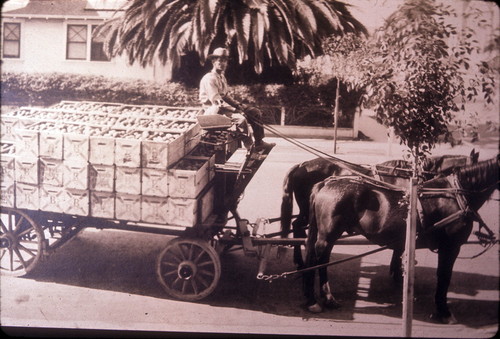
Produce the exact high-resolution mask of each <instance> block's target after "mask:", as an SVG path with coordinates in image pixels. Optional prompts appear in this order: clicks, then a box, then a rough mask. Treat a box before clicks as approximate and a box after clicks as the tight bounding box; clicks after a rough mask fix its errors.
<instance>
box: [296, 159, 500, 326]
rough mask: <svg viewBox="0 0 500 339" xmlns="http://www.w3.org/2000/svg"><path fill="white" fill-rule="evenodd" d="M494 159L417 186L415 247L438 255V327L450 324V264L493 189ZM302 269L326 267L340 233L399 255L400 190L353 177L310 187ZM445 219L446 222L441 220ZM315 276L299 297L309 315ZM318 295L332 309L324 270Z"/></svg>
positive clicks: (403, 203) (314, 307) (307, 277)
mask: <svg viewBox="0 0 500 339" xmlns="http://www.w3.org/2000/svg"><path fill="white" fill-rule="evenodd" d="M499 165H500V157H499V156H497V157H496V158H493V159H490V160H486V161H482V162H479V163H478V164H475V165H470V166H466V167H463V168H461V169H458V170H457V171H456V173H454V174H452V175H450V176H447V177H437V178H434V179H432V180H429V181H426V182H424V183H423V184H422V189H421V190H420V192H419V193H420V195H421V198H420V204H421V206H422V208H421V210H422V213H421V214H422V215H423V220H420V219H419V222H418V225H417V244H416V245H417V248H430V249H432V250H437V252H438V267H437V287H436V292H435V304H436V312H435V313H434V314H433V318H434V319H436V320H439V321H441V322H444V323H450V322H451V323H452V322H455V321H456V320H455V319H454V317H453V315H452V314H451V312H450V311H449V309H448V306H447V293H448V287H449V284H450V280H451V275H452V270H453V265H454V263H455V260H456V258H457V256H458V253H459V252H460V247H461V246H462V245H463V244H464V243H465V242H466V241H467V239H468V237H469V235H470V233H471V230H472V226H473V221H474V220H477V211H478V210H479V209H480V207H481V206H482V205H483V204H484V203H485V202H486V201H487V200H488V199H489V197H490V196H491V194H492V193H493V191H494V190H495V189H498V178H499V177H498V174H499ZM310 208H311V209H310V223H309V236H308V238H307V244H306V267H311V266H315V265H318V264H324V263H327V262H328V260H329V258H330V253H331V251H332V248H333V246H334V244H335V241H336V240H337V239H339V237H340V236H341V235H342V234H343V233H344V232H348V233H358V234H362V235H364V236H365V237H366V238H367V239H368V240H370V241H371V242H373V243H375V244H378V245H381V246H388V247H389V248H392V249H395V250H400V251H401V250H403V249H404V246H405V234H406V221H405V220H406V218H407V212H408V203H407V198H405V192H404V191H403V190H393V189H389V188H386V187H384V185H383V184H381V183H380V182H375V181H370V180H366V179H364V180H359V179H356V178H354V177H339V178H334V177H330V178H328V179H326V180H324V181H322V182H320V183H318V184H316V185H315V186H314V188H313V191H312V194H311V201H310ZM449 216H454V217H452V218H449V219H446V220H445V218H447V217H449ZM314 278H315V271H314V270H310V271H307V272H305V273H304V294H305V297H306V299H307V306H308V308H309V310H310V311H312V312H319V311H321V310H322V307H321V306H320V305H319V304H318V302H317V301H316V298H315V295H314ZM319 278H320V291H321V296H322V297H324V298H325V299H326V306H332V307H335V306H338V304H337V303H336V301H335V299H334V297H333V295H332V294H331V292H330V287H329V284H328V277H327V270H326V267H322V268H320V269H319Z"/></svg>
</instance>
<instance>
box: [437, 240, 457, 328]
mask: <svg viewBox="0 0 500 339" xmlns="http://www.w3.org/2000/svg"><path fill="white" fill-rule="evenodd" d="M459 252H460V246H458V245H452V246H449V247H448V246H446V247H444V246H443V247H441V248H439V254H438V267H437V273H436V275H437V287H436V294H435V297H434V300H435V303H436V312H435V313H433V314H432V315H431V318H432V319H434V320H436V321H438V322H441V323H445V324H456V323H457V320H456V319H455V317H454V316H453V314H452V313H451V312H450V310H449V309H448V305H447V302H448V298H447V294H448V287H449V286H450V281H451V275H452V273H453V265H454V264H455V260H456V259H457V257H458V253H459Z"/></svg>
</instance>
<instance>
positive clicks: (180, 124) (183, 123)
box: [170, 121, 193, 131]
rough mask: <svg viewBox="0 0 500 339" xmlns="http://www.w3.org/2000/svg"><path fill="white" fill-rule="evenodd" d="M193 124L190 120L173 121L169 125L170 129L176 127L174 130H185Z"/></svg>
mask: <svg viewBox="0 0 500 339" xmlns="http://www.w3.org/2000/svg"><path fill="white" fill-rule="evenodd" d="M192 125H193V123H192V122H187V121H175V122H174V123H172V125H170V128H171V129H176V130H179V131H186V130H188V129H189V127H191V126H192Z"/></svg>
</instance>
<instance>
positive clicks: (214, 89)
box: [200, 47, 273, 150]
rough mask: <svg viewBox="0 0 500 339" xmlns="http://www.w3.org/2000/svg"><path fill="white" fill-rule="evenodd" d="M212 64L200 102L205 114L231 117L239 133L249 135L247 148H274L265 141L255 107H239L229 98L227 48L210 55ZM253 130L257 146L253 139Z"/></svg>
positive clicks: (204, 78) (201, 84) (202, 87)
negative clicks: (226, 75) (226, 73)
mask: <svg viewBox="0 0 500 339" xmlns="http://www.w3.org/2000/svg"><path fill="white" fill-rule="evenodd" d="M208 59H209V60H210V61H211V62H212V70H211V71H210V72H208V73H207V74H205V76H203V78H202V79H201V81H200V101H201V104H202V105H203V108H204V110H205V113H204V114H222V115H225V116H227V117H229V118H231V120H232V122H233V123H234V124H235V125H236V127H237V128H238V130H239V131H240V132H242V133H243V134H246V136H245V137H244V138H243V144H244V146H245V147H246V148H247V149H248V150H250V149H251V147H252V146H255V149H256V150H262V149H267V148H270V147H272V146H273V145H272V144H268V143H266V142H264V141H263V140H262V139H263V138H264V128H263V126H262V113H261V111H260V110H259V109H258V108H256V107H248V106H244V105H242V104H240V103H239V102H237V101H236V100H234V99H233V98H231V97H230V96H229V93H228V84H227V80H226V77H225V75H224V72H225V71H226V68H227V64H228V60H229V51H228V50H227V49H226V48H221V47H219V48H216V49H215V50H214V51H213V53H212V54H210V55H209V56H208ZM247 119H248V122H249V123H250V126H251V129H252V130H253V136H254V139H255V144H254V143H253V141H252V138H251V135H252V133H251V131H250V129H249V126H248V123H247Z"/></svg>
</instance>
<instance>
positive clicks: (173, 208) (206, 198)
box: [167, 185, 214, 227]
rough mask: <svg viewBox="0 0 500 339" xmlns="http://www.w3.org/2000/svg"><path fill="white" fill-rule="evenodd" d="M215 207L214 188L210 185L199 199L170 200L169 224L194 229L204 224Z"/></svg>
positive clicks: (171, 198) (170, 198)
mask: <svg viewBox="0 0 500 339" xmlns="http://www.w3.org/2000/svg"><path fill="white" fill-rule="evenodd" d="M213 207H214V186H213V185H209V186H207V187H206V188H205V190H204V191H203V192H201V193H200V195H199V196H198V197H197V198H194V199H190V198H173V197H169V199H168V219H167V224H170V225H177V226H184V227H193V226H195V225H196V224H199V223H202V222H204V221H205V220H206V219H207V218H208V216H210V215H211V213H212V211H213Z"/></svg>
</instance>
